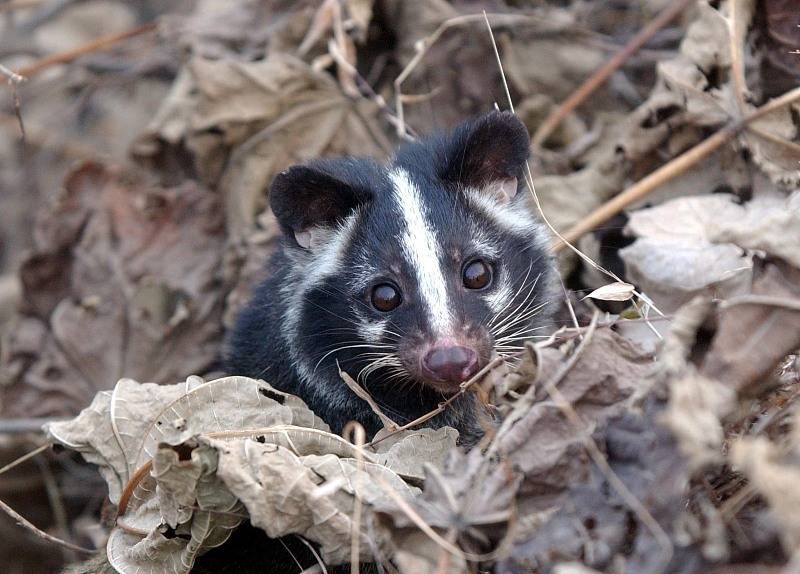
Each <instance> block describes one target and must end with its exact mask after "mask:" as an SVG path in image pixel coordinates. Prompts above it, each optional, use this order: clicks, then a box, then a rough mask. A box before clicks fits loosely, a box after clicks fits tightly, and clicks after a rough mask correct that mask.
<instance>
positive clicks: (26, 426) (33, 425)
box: [0, 418, 64, 435]
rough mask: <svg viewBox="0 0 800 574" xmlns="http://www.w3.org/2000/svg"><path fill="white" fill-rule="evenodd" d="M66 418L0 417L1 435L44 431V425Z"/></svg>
mask: <svg viewBox="0 0 800 574" xmlns="http://www.w3.org/2000/svg"><path fill="white" fill-rule="evenodd" d="M60 420H64V419H50V418H30V419H0V435H4V434H5V435H9V434H25V433H39V434H41V433H42V426H43V425H45V424H48V423H52V422H58V421H60Z"/></svg>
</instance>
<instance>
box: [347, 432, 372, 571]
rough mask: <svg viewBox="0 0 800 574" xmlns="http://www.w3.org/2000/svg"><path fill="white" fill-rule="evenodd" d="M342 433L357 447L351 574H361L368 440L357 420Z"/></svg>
mask: <svg viewBox="0 0 800 574" xmlns="http://www.w3.org/2000/svg"><path fill="white" fill-rule="evenodd" d="M342 435H343V436H344V437H345V438H347V439H348V440H350V442H352V443H353V444H355V445H356V446H357V447H358V448H357V449H356V467H357V468H358V473H356V480H355V482H354V483H353V494H354V496H353V520H352V522H351V528H350V574H359V563H360V559H361V506H362V505H361V493H360V492H359V490H360V487H361V479H362V476H363V473H364V456H363V448H364V443H365V442H366V440H367V435H366V432H364V427H363V426H361V425H360V424H359V423H358V422H356V421H350V422H349V423H347V424H346V425H345V427H344V431H343V432H342Z"/></svg>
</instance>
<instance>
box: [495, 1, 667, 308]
mask: <svg viewBox="0 0 800 574" xmlns="http://www.w3.org/2000/svg"><path fill="white" fill-rule="evenodd" d="M483 17H484V20H485V21H486V28H487V29H488V30H489V38H490V39H491V41H492V48H493V49H494V57H495V59H496V61H497V66H498V68H499V69H500V76H501V77H502V79H503V87H504V88H505V91H506V99H507V100H508V107H509V109H510V110H511V112H512V113H516V111H515V110H514V101H513V100H512V99H511V91H510V90H509V89H508V82H507V81H506V72H505V70H504V69H503V61H502V60H501V59H500V51H499V50H498V49H497V42H496V41H495V38H494V32H493V31H492V26H491V24H490V23H489V18H488V16H487V15H486V12H484V13H483ZM525 169H526V172H525V173H524V179H525V183H526V185H527V186H528V191H529V192H530V194H531V196H532V197H533V201H534V203H535V204H536V209H537V210H538V212H539V215H540V217H541V218H542V221H544V223H545V225H547V227H548V228H549V229H550V231H552V232H553V234H554V235H555V236H556V237H558V238H559V239H560V240H561V241H563V242H564V243H566V245H567V246H569V248H570V249H571V250H572V251H573V252H574V253H575V254H576V255H577V256H578V257H580V258H581V259H582V260H583V261H584V262H586V263H587V264H588V265H590V266H592V267H593V268H594V269H596V270H597V271H599V272H601V273H604V274H605V275H607V276H609V277H611V278H612V279H614V280H615V281H619V282H622V279H620V278H619V277H617V275H616V274H615V273H613V272H612V271H609V270H608V269H606V268H605V267H603V266H602V265H600V264H599V263H597V262H595V261H594V259H592V258H591V257H589V256H588V255H586V254H585V253H584V252H583V251H581V250H580V249H578V248H577V247H575V246H574V245H573V244H572V243H571V242H569V241H567V240H566V239H564V237H563V236H562V235H561V234H560V233H559V232H558V230H557V229H556V228H555V227H554V226H553V224H552V223H550V219H548V217H547V215H545V213H544V209H542V203H541V202H540V201H539V194H537V193H536V186H535V185H534V184H533V171H531V164H530V162H529V161H528V160H525ZM554 245H559V244H558V243H556V244H554ZM553 251H554V252H557V251H558V249H556V248H555V247H553ZM634 293H635V294H636V295H637V296H639V297H641V298H643V299H645V300H646V301H647V302H648V303H649V304H650V306H651V307H652V308H653V309H654V310H655V311H656V312H657V313H658V314H659V315H663V313H661V311H660V310H659V309H658V308H657V307H656V306H655V305H653V303H652V301H650V299H649V298H645V297H644V296H643V295H642V294H640V293H637V292H635V291H634ZM568 304H569V302H568Z"/></svg>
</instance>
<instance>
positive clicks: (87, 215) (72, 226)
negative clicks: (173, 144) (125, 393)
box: [0, 164, 225, 417]
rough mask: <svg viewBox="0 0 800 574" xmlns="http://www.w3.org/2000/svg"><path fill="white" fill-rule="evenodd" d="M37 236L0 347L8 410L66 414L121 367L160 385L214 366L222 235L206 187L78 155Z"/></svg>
mask: <svg viewBox="0 0 800 574" xmlns="http://www.w3.org/2000/svg"><path fill="white" fill-rule="evenodd" d="M35 238H36V249H35V251H34V253H33V254H32V255H31V256H30V257H29V258H28V259H27V260H26V261H25V263H24V264H23V268H22V270H21V275H22V281H23V297H24V300H25V302H26V303H25V307H24V308H23V314H22V315H21V316H20V317H19V318H18V319H17V322H16V327H15V328H14V329H12V330H11V331H10V332H9V334H8V337H7V338H6V340H5V343H4V344H3V345H2V357H0V379H2V380H3V383H4V386H3V387H2V395H0V401H1V402H0V409H2V412H3V413H4V415H5V416H27V417H30V416H56V415H64V414H75V413H76V412H78V411H79V410H80V409H81V408H82V407H83V406H84V405H86V404H87V403H88V402H89V401H90V400H91V398H92V397H93V396H94V395H95V394H96V393H97V391H99V390H103V389H108V388H111V387H112V385H113V384H114V382H115V381H116V380H117V379H119V378H120V377H122V376H132V377H137V378H140V379H143V380H148V381H159V382H166V381H171V380H175V379H180V378H182V377H185V376H187V375H189V374H190V373H192V372H203V371H205V370H206V369H207V368H209V367H210V365H211V364H212V363H213V361H214V359H215V357H216V355H217V353H218V350H219V341H220V338H221V335H222V328H221V323H220V320H221V316H222V304H223V300H224V299H223V297H224V294H223V293H222V291H221V290H220V289H219V285H220V282H221V279H222V277H221V273H220V269H221V262H222V252H223V245H224V241H225V237H224V227H223V221H222V218H221V214H220V210H219V203H218V201H217V197H216V196H215V194H213V193H211V192H210V191H208V190H206V189H204V188H202V187H200V186H198V185H196V184H194V183H191V182H186V183H184V184H182V185H180V186H177V187H172V188H162V187H158V186H151V185H147V184H145V183H143V182H131V181H128V180H127V179H126V178H124V177H123V176H121V175H120V174H118V173H116V172H115V171H114V170H112V169H108V168H105V167H102V166H99V165H94V164H87V165H84V166H82V167H80V168H78V169H77V170H76V171H75V172H73V173H72V174H71V175H70V177H69V178H68V180H67V182H66V186H65V189H64V192H63V194H62V195H61V196H60V197H59V198H58V199H57V201H55V202H54V203H53V204H51V205H50V206H48V207H47V208H46V209H44V210H43V211H42V212H41V213H40V215H39V217H38V220H37V225H36V230H35ZM165 261H168V262H169V265H165V264H164V262H165ZM89 334H91V335H89Z"/></svg>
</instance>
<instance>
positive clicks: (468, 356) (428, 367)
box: [422, 346, 478, 383]
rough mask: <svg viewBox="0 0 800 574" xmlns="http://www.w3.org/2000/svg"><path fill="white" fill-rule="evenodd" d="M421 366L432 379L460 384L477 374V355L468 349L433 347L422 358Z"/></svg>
mask: <svg viewBox="0 0 800 574" xmlns="http://www.w3.org/2000/svg"><path fill="white" fill-rule="evenodd" d="M422 366H423V368H424V369H425V371H427V372H428V373H429V374H430V375H432V377H433V378H434V379H437V380H440V381H448V382H453V383H461V382H463V381H466V380H468V379H469V378H470V377H471V376H472V375H474V374H475V373H476V372H478V353H476V352H475V351H474V350H473V349H470V348H469V347H461V346H440V347H434V348H432V349H431V350H430V351H428V352H427V354H426V355H425V356H424V357H423V358H422Z"/></svg>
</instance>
